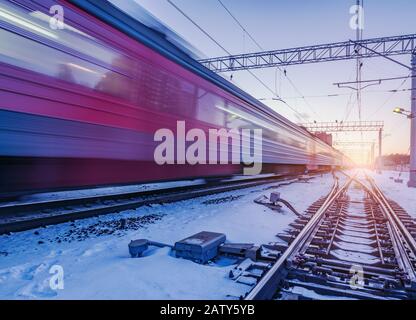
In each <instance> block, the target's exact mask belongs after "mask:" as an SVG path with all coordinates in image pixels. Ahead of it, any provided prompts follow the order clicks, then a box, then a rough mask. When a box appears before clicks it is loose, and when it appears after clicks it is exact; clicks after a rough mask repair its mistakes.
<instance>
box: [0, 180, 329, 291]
mask: <svg viewBox="0 0 416 320" xmlns="http://www.w3.org/2000/svg"><path fill="white" fill-rule="evenodd" d="M332 180H333V179H332V177H331V175H324V176H323V177H316V178H315V179H313V180H311V181H310V182H309V183H299V182H296V183H293V184H291V185H287V186H282V187H280V188H279V189H278V190H279V192H281V196H282V198H284V199H286V200H288V201H289V202H290V203H292V204H293V205H294V207H295V208H296V209H297V210H298V211H299V212H302V211H304V210H305V209H307V207H308V206H309V205H310V204H311V203H313V202H314V201H316V200H317V199H318V198H319V197H321V196H322V195H325V194H327V193H328V192H329V190H330V188H331V186H332V183H333V181H332ZM275 184H276V183H275ZM271 191H272V190H270V189H267V190H266V186H264V185H263V186H258V187H253V188H249V189H243V190H238V191H233V192H228V193H223V194H217V195H211V196H206V197H200V198H196V199H192V200H187V201H181V202H176V203H172V204H166V205H154V206H148V207H141V208H138V209H135V210H128V211H124V212H121V213H118V214H110V215H105V216H100V217H94V218H89V219H84V220H79V221H75V222H68V223H64V224H60V225H55V226H49V227H47V228H40V229H36V230H30V231H25V232H19V233H15V234H11V235H3V236H0V298H1V299H236V298H237V297H239V296H240V295H243V294H244V293H245V292H247V291H248V290H249V289H250V288H249V287H248V286H246V285H243V284H239V283H236V282H234V281H232V280H230V279H229V278H228V273H229V271H230V270H231V269H232V268H233V265H232V263H233V261H231V260H227V259H222V260H220V261H218V262H217V263H215V264H211V265H199V264H197V263H194V262H191V261H188V260H184V259H178V258H175V256H174V253H172V252H171V251H170V249H169V248H152V247H151V248H150V250H149V251H147V252H146V253H145V256H144V257H142V258H136V259H133V258H130V256H129V252H128V243H129V242H130V240H133V239H139V238H146V239H150V240H154V241H159V242H164V243H168V244H173V243H174V242H175V241H178V240H181V239H183V238H186V237H188V236H190V235H192V234H195V233H197V232H200V231H213V232H221V233H225V234H226V236H227V241H230V242H253V243H256V244H262V243H268V242H270V241H277V240H278V239H277V238H276V237H275V234H277V233H279V232H282V231H283V230H284V229H285V228H287V226H288V224H289V223H290V222H292V221H293V220H295V218H296V216H295V215H294V214H293V213H291V212H290V211H289V210H287V209H284V210H283V211H282V212H281V213H279V212H276V211H272V210H270V209H268V208H266V207H263V206H261V205H258V204H255V203H254V202H253V200H254V199H255V198H257V197H258V196H260V195H268V194H269V193H270V192H271ZM54 265H59V266H62V268H63V270H64V289H63V290H53V289H51V287H50V279H51V277H52V275H51V274H50V271H51V267H52V266H54Z"/></svg>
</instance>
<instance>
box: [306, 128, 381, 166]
mask: <svg viewBox="0 0 416 320" xmlns="http://www.w3.org/2000/svg"><path fill="white" fill-rule="evenodd" d="M299 126H301V127H303V128H305V129H306V130H308V131H309V132H311V133H318V132H325V133H333V132H364V131H368V132H371V131H372V132H378V156H379V161H381V154H382V143H383V129H384V122H383V121H347V122H342V121H341V122H310V123H300V124H299ZM372 157H373V158H374V156H372ZM373 160H374V159H373ZM379 165H381V164H379Z"/></svg>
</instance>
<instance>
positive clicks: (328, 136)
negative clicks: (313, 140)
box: [315, 132, 332, 147]
mask: <svg viewBox="0 0 416 320" xmlns="http://www.w3.org/2000/svg"><path fill="white" fill-rule="evenodd" d="M315 136H316V137H317V138H319V139H321V140H322V141H323V142H325V143H326V144H328V145H330V146H331V147H332V134H330V133H326V132H317V133H315Z"/></svg>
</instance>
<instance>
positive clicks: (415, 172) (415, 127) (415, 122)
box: [407, 52, 416, 188]
mask: <svg viewBox="0 0 416 320" xmlns="http://www.w3.org/2000/svg"><path fill="white" fill-rule="evenodd" d="M411 100H412V101H411V105H412V109H411V113H410V121H411V124H410V172H409V182H408V183H407V185H408V186H409V187H411V188H416V117H415V116H416V52H414V53H413V55H412V93H411Z"/></svg>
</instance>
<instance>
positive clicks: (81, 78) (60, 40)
mask: <svg viewBox="0 0 416 320" xmlns="http://www.w3.org/2000/svg"><path fill="white" fill-rule="evenodd" d="M0 17H1V18H2V20H3V21H2V22H1V24H0V27H1V29H0V62H4V63H7V64H11V65H14V66H17V67H20V68H23V69H27V70H31V71H34V72H37V73H41V74H45V75H48V76H51V77H54V78H57V79H60V80H64V81H67V82H71V83H75V84H78V85H82V86H86V87H89V88H92V89H95V90H98V91H102V92H105V93H108V94H110V95H113V96H117V97H123V98H126V99H129V98H130V96H131V92H130V77H129V76H128V75H126V74H125V73H124V72H126V71H125V70H129V71H128V72H131V69H132V62H131V60H129V59H128V58H127V57H124V56H122V55H117V54H116V53H115V52H112V51H111V50H106V49H104V48H103V47H101V46H99V45H93V44H92V43H91V39H90V38H89V37H88V36H87V35H86V34H84V33H82V32H81V31H77V30H76V29H75V28H72V27H69V26H65V29H64V30H53V29H52V28H49V25H48V21H49V20H47V18H46V17H44V15H43V14H42V13H40V12H38V11H35V12H28V11H26V10H23V9H22V8H20V7H18V6H16V5H11V4H4V3H2V4H1V7H0ZM74 34H76V35H77V36H74ZM85 39H89V41H85ZM85 53H88V54H89V55H88V56H86V55H85ZM91 54H94V56H93V57H91ZM98 57H99V58H100V60H98V59H97V58H98Z"/></svg>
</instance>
